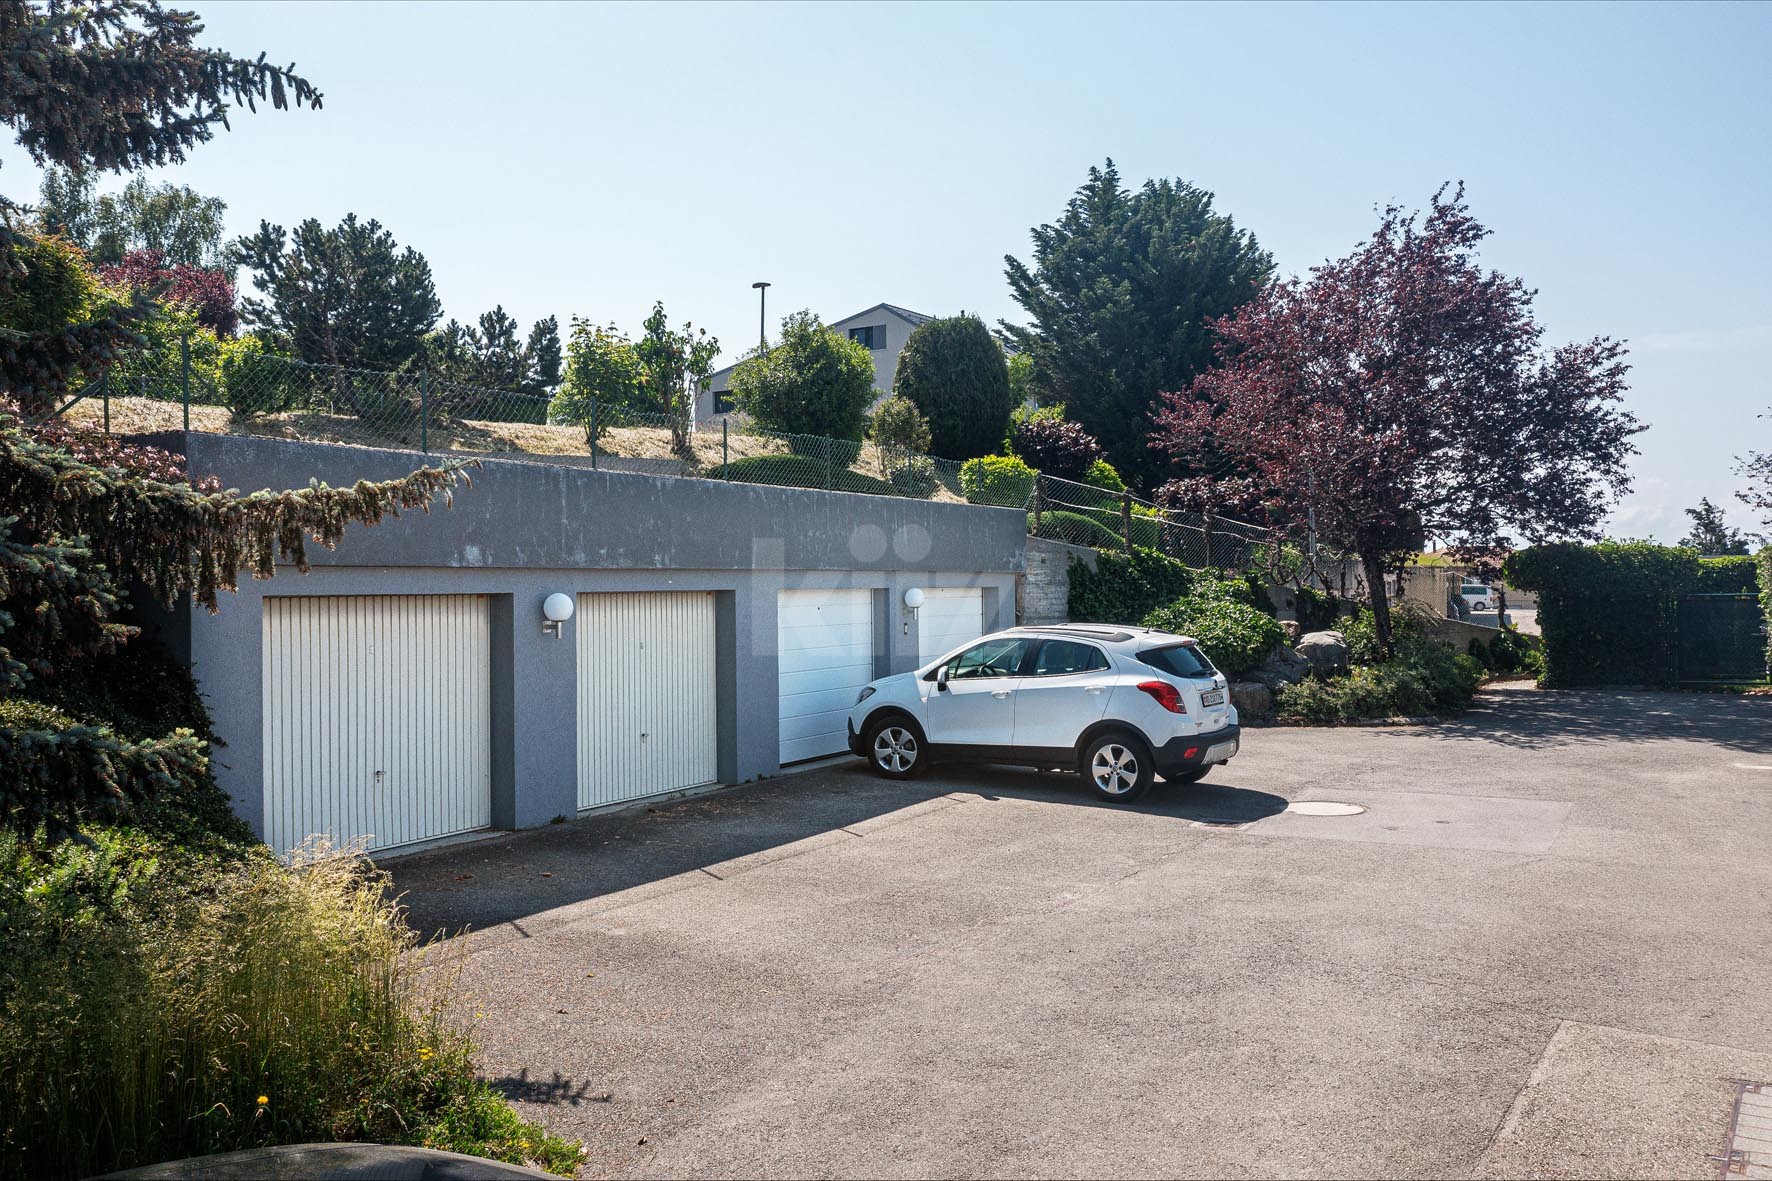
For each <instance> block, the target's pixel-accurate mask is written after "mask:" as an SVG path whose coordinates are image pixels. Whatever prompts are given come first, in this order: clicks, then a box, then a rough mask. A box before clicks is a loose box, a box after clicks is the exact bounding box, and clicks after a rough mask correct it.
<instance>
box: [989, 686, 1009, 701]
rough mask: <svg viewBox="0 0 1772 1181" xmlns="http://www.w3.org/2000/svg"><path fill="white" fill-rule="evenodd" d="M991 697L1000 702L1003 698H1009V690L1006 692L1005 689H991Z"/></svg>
mask: <svg viewBox="0 0 1772 1181" xmlns="http://www.w3.org/2000/svg"><path fill="white" fill-rule="evenodd" d="M991 696H992V697H995V698H996V699H997V700H998V701H1001V700H1002V699H1003V698H1005V697H1007V696H1009V690H1007V689H992V690H991Z"/></svg>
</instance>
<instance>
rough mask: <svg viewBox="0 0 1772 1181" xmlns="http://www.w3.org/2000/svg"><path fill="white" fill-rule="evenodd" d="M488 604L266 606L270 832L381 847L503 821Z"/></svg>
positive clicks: (443, 600) (402, 599) (384, 600)
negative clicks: (496, 817) (495, 815)
mask: <svg viewBox="0 0 1772 1181" xmlns="http://www.w3.org/2000/svg"><path fill="white" fill-rule="evenodd" d="M491 624H492V620H491V607H490V604H489V602H488V600H487V598H486V596H484V595H349V596H325V597H321V596H298V597H290V598H283V597H276V598H268V599H266V600H265V601H264V757H265V780H264V791H265V796H264V806H265V811H264V828H265V832H264V836H265V843H266V844H268V845H270V846H271V847H272V848H273V849H275V850H277V851H278V852H279V853H282V852H287V851H288V850H289V849H292V848H294V847H295V846H297V845H299V844H301V843H302V842H303V841H304V840H306V839H307V838H308V837H309V836H310V835H313V834H325V836H326V837H327V838H328V839H330V840H331V841H332V842H333V843H334V844H344V843H346V842H349V841H353V840H363V841H365V843H366V844H367V846H368V847H369V848H371V849H386V848H389V847H390V846H393V845H404V844H410V843H411V842H413V841H422V840H427V839H429V838H432V837H441V836H449V835H451V834H453V833H459V832H468V831H471V830H473V829H476V828H485V827H487V826H488V825H490V824H491V823H492V693H491V679H492V657H491V649H490V640H491Z"/></svg>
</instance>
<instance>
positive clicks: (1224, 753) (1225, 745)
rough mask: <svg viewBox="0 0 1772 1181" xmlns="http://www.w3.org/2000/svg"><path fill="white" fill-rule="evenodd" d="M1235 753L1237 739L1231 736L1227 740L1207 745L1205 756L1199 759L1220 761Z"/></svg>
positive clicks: (1205, 761)
mask: <svg viewBox="0 0 1772 1181" xmlns="http://www.w3.org/2000/svg"><path fill="white" fill-rule="evenodd" d="M1236 753H1237V740H1236V739H1235V738H1233V739H1231V740H1230V741H1229V742H1219V743H1215V744H1213V745H1212V746H1209V747H1207V748H1206V757H1205V758H1203V759H1201V760H1200V761H1201V762H1202V763H1222V762H1224V761H1225V760H1226V759H1228V758H1230V757H1231V756H1232V755H1234V754H1236Z"/></svg>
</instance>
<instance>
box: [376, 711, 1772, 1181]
mask: <svg viewBox="0 0 1772 1181" xmlns="http://www.w3.org/2000/svg"><path fill="white" fill-rule="evenodd" d="M1480 706H1481V708H1479V709H1477V710H1475V711H1473V712H1472V713H1471V714H1469V715H1467V717H1466V718H1465V719H1463V720H1461V721H1459V722H1456V723H1452V724H1447V725H1442V726H1437V727H1412V728H1404V729H1345V730H1327V731H1326V730H1292V729H1270V730H1258V731H1253V732H1251V733H1250V734H1249V735H1248V736H1247V739H1246V741H1245V744H1244V751H1243V753H1242V754H1241V755H1240V756H1239V757H1238V758H1237V759H1236V760H1235V762H1233V763H1232V764H1231V765H1230V766H1229V767H1228V768H1226V769H1223V770H1222V771H1221V772H1219V773H1215V775H1214V776H1213V777H1212V778H1211V779H1209V780H1207V781H1206V782H1205V783H1203V784H1201V785H1199V786H1198V787H1195V788H1165V787H1163V786H1162V785H1159V786H1158V788H1157V789H1156V790H1155V791H1154V792H1153V793H1152V795H1151V796H1150V797H1149V798H1148V799H1147V800H1146V801H1145V802H1144V803H1143V804H1141V805H1140V806H1138V807H1134V808H1124V807H1112V806H1107V805H1098V804H1096V803H1095V802H1094V801H1093V800H1091V799H1090V798H1089V797H1088V796H1087V795H1085V793H1084V791H1083V790H1082V788H1081V785H1080V784H1079V783H1078V782H1077V781H1076V780H1075V779H1074V778H1069V777H1062V776H1041V775H1038V774H1035V773H1032V772H1026V771H1019V770H1007V769H1002V770H999V769H952V770H948V771H944V772H942V773H940V774H938V775H935V776H931V777H929V778H927V779H923V780H920V781H916V782H913V783H910V784H892V783H887V782H884V781H881V780H878V779H875V778H873V777H872V776H870V775H868V774H867V773H866V772H865V771H863V770H862V769H861V768H860V766H859V764H856V765H854V766H850V765H844V766H840V767H832V768H826V769H822V770H817V771H812V772H808V773H804V774H800V775H795V776H791V777H787V778H784V779H779V780H775V781H771V782H768V783H764V784H758V785H752V786H749V787H745V788H739V789H734V790H731V791H726V792H722V793H719V794H716V795H711V796H706V797H701V798H698V799H693V800H687V801H681V802H678V803H674V804H669V805H661V806H659V807H657V808H654V809H638V810H633V811H629V812H626V813H622V814H617V815H612V816H605V817H602V818H594V819H590V820H586V821H580V822H575V823H569V824H563V825H559V826H556V827H553V828H549V829H545V830H541V831H538V832H529V833H523V834H517V835H513V836H509V837H500V838H497V839H494V840H490V841H486V842H482V843H479V844H474V845H468V846H459V847H455V848H450V849H441V850H436V851H433V852H431V853H427V854H422V855H418V856H415V857H411V858H407V859H404V860H403V861H400V862H397V863H395V864H394V870H395V874H396V878H397V881H398V884H399V885H400V886H401V888H403V889H404V890H406V891H407V892H408V902H409V904H410V905H411V908H412V912H413V915H414V917H415V919H416V920H417V921H418V922H420V923H422V924H425V925H428V926H432V927H436V928H442V929H459V928H460V927H461V926H463V925H471V926H472V928H473V929H474V930H473V933H472V934H470V935H468V936H467V937H465V939H462V940H461V941H460V942H459V944H458V946H459V947H461V948H463V949H464V950H465V956H466V963H465V975H464V981H465V988H466V990H467V993H468V994H469V995H470V996H471V998H472V1001H471V1003H472V1004H473V1005H474V1007H475V1008H477V1009H478V1010H479V1011H481V1012H483V1013H484V1014H485V1017H484V1019H483V1020H481V1021H480V1022H479V1023H478V1024H479V1032H480V1040H481V1042H482V1043H483V1046H484V1051H483V1060H482V1064H483V1066H484V1067H485V1068H486V1069H487V1071H488V1073H489V1075H491V1076H493V1077H494V1078H495V1079H496V1080H497V1081H498V1083H499V1084H500V1085H501V1086H503V1087H504V1088H505V1089H506V1090H507V1092H508V1093H510V1094H512V1095H513V1096H514V1097H515V1098H517V1099H518V1100H519V1101H520V1102H521V1103H523V1104H524V1106H525V1107H526V1109H527V1110H528V1111H529V1112H530V1113H531V1114H533V1115H535V1116H538V1117H540V1118H542V1119H544V1120H546V1121H547V1122H548V1123H549V1124H550V1125H551V1126H553V1127H554V1128H555V1129H556V1130H558V1131H560V1132H563V1133H567V1134H570V1135H574V1136H578V1137H581V1138H582V1139H584V1140H585V1142H586V1143H587V1144H588V1145H589V1147H590V1150H591V1156H590V1160H589V1164H588V1166H587V1169H586V1174H587V1175H589V1176H597V1175H641V1176H684V1175H689V1176H807V1175H834V1176H850V1177H878V1176H892V1177H897V1176H904V1177H947V1176H1022V1175H1035V1176H1077V1175H1091V1176H1093V1175H1139V1176H1250V1175H1270V1174H1283V1175H1299V1176H1350V1175H1357V1176H1392V1177H1394V1176H1470V1175H1475V1176H1527V1175H1544V1174H1580V1175H1587V1176H1604V1175H1611V1176H1641V1175H1678V1176H1690V1177H1714V1176H1716V1175H1717V1172H1718V1168H1719V1166H1718V1164H1717V1162H1716V1161H1714V1160H1712V1159H1710V1157H1711V1156H1712V1155H1713V1154H1716V1153H1719V1152H1721V1151H1723V1149H1724V1146H1725V1143H1726V1139H1727V1135H1728V1132H1729V1129H1730V1126H1731V1120H1732V1111H1733V1104H1734V1100H1735V1095H1736V1092H1737V1089H1738V1088H1737V1086H1736V1084H1735V1083H1734V1082H1733V1081H1732V1080H1737V1079H1750V1080H1766V1081H1769V1082H1772V889H1769V888H1768V885H1767V881H1768V872H1767V871H1768V868H1769V864H1772V853H1769V850H1772V700H1768V699H1764V698H1761V699H1744V698H1735V697H1727V696H1721V695H1675V694H1656V693H1628V692H1574V693H1557V694H1553V693H1541V692H1537V691H1534V690H1530V689H1524V688H1520V689H1506V690H1501V691H1492V692H1490V693H1487V694H1485V695H1484V697H1483V698H1481V699H1480ZM1304 800H1328V801H1347V802H1352V803H1356V804H1360V805H1363V806H1364V807H1365V808H1366V809H1367V810H1366V811H1365V812H1364V813H1362V814H1359V815H1356V816H1351V817H1314V816H1306V815H1301V814H1298V813H1296V812H1290V811H1286V810H1285V809H1286V807H1287V804H1288V802H1289V801H1304Z"/></svg>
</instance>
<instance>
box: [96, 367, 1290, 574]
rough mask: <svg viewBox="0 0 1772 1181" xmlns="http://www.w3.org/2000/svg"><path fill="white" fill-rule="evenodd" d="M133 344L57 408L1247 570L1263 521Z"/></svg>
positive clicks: (642, 414)
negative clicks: (976, 520) (627, 477)
mask: <svg viewBox="0 0 1772 1181" xmlns="http://www.w3.org/2000/svg"><path fill="white" fill-rule="evenodd" d="M204 347H205V348H206V350H207V352H204V353H201V354H198V355H193V354H192V352H191V350H190V348H189V347H188V346H181V347H180V348H179V349H178V350H176V351H174V352H170V353H169V351H168V350H165V349H162V350H159V351H158V352H151V353H140V354H132V355H129V356H127V357H125V358H124V359H122V360H120V361H119V362H117V363H116V364H114V365H113V366H112V367H111V368H110V369H109V370H108V371H107V372H106V373H105V374H104V375H103V376H102V377H100V378H99V379H98V380H97V381H94V382H92V383H90V384H89V385H88V386H87V387H86V388H85V389H84V390H82V391H81V392H80V393H79V394H78V395H77V396H76V397H75V398H74V399H73V400H72V401H71V402H70V403H69V404H68V405H67V406H65V407H63V409H62V412H61V413H62V414H63V416H64V417H65V418H66V419H67V420H68V421H70V422H71V423H74V424H76V425H79V424H85V425H89V426H96V427H100V428H102V429H103V430H105V431H107V432H116V433H123V434H137V433H146V432H151V431H167V430H192V431H208V432H217V433H229V434H247V435H262V436H269V437H274V438H286V439H300V440H305V441H312V442H331V443H347V444H356V445H359V446H370V447H383V448H393V449H398V450H413V451H418V452H421V453H424V454H427V455H428V454H450V455H466V454H472V455H512V456H518V455H521V456H526V457H532V458H536V459H543V460H546V461H548V462H551V463H560V464H568V465H575V466H584V467H590V468H595V469H598V470H605V471H622V472H636V473H643V474H647V475H656V476H679V477H695V478H701V479H712V480H728V481H733V482H737V483H754V484H771V485H777V486H785V487H795V488H819V489H827V490H831V491H837V492H860V493H867V494H871V495H877V496H902V497H910V498H914V499H919V500H945V501H954V502H966V503H973V504H993V505H998V506H1001V507H1008V508H1020V509H1024V510H1026V512H1027V513H1028V532H1029V533H1030V534H1033V535H1035V536H1038V537H1044V538H1049V539H1052V540H1056V541H1063V542H1069V543H1071V544H1073V545H1082V546H1090V547H1093V548H1096V549H1104V550H1126V549H1130V548H1132V547H1139V548H1144V549H1151V550H1156V551H1158V552H1160V553H1163V554H1165V555H1167V556H1169V557H1173V558H1176V559H1179V560H1180V561H1182V562H1185V563H1187V564H1188V565H1190V566H1195V567H1202V568H1203V567H1208V566H1211V567H1217V568H1220V569H1244V568H1246V567H1248V566H1250V565H1252V564H1256V563H1258V562H1261V561H1263V560H1265V558H1264V555H1266V554H1267V553H1268V551H1269V549H1270V548H1271V547H1270V541H1271V538H1270V533H1269V531H1268V530H1267V529H1264V528H1262V527H1260V526H1255V525H1250V524H1246V523H1244V522H1241V521H1236V520H1232V519H1230V518H1226V517H1215V516H1211V515H1203V514H1199V513H1191V512H1183V511H1178V510H1174V509H1165V508H1161V507H1159V506H1157V505H1154V504H1152V503H1150V502H1149V501H1146V500H1142V499H1140V498H1139V497H1136V496H1133V495H1131V494H1130V493H1127V492H1123V491H1120V490H1115V489H1106V488H1100V487H1096V486H1094V485H1090V484H1083V483H1078V482H1076V481H1073V480H1062V479H1058V478H1056V477H1052V476H1047V475H1043V474H1031V475H1030V474H1027V473H1022V474H1020V475H1011V476H1009V477H1008V478H1005V477H1004V476H1003V475H1002V473H996V474H994V475H992V476H990V477H988V478H986V477H985V474H984V473H982V472H979V471H977V470H976V469H975V470H974V471H973V472H971V473H970V475H969V474H968V471H967V468H966V465H965V464H964V463H962V462H959V461H956V460H949V459H941V458H938V457H936V456H932V455H925V454H923V453H921V452H916V451H910V450H907V449H904V448H901V447H895V446H890V445H880V444H876V443H874V442H871V441H858V440H852V439H832V438H827V437H824V436H821V435H799V434H791V433H787V432H782V431H772V430H767V429H764V428H761V427H758V426H756V425H755V424H753V423H751V422H749V421H748V420H746V419H744V418H743V417H742V416H739V415H725V416H722V417H721V418H719V419H717V420H715V421H711V422H702V423H696V422H693V421H691V420H690V418H689V416H688V415H687V413H684V414H681V415H678V414H665V413H660V412H658V411H656V410H653V409H648V408H647V407H644V406H632V405H616V404H610V403H603V402H597V401H595V400H590V399H578V400H575V399H570V398H567V397H564V396H559V395H556V396H552V397H550V396H548V395H546V394H540V393H528V392H522V391H517V390H507V389H495V388H488V387H482V386H475V385H468V384H463V383H460V382H455V381H449V380H445V379H443V378H440V377H438V376H436V375H433V374H431V373H428V372H426V371H423V370H410V371H409V370H396V371H391V372H390V371H380V370H368V369H351V368H346V367H343V366H333V365H315V364H309V363H307V362H304V361H299V360H295V359H293V358H289V357H277V356H270V355H267V354H265V353H264V352H262V351H261V350H260V349H259V348H258V347H257V342H256V341H246V340H243V341H238V342H236V341H227V342H222V343H221V345H220V346H219V348H218V347H217V345H216V344H215V342H213V341H210V342H208V343H207V344H206V345H205V346H204Z"/></svg>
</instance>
